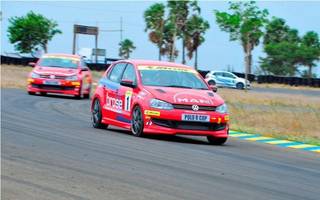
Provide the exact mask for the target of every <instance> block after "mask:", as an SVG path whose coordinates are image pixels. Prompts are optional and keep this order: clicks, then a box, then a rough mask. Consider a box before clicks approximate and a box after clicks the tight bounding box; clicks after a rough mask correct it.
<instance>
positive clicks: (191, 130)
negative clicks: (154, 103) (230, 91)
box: [144, 109, 229, 138]
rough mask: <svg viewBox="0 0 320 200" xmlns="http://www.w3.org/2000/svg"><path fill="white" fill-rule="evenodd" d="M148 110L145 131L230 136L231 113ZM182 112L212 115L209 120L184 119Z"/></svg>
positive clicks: (145, 113) (147, 132) (145, 116)
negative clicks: (194, 120)
mask: <svg viewBox="0 0 320 200" xmlns="http://www.w3.org/2000/svg"><path fill="white" fill-rule="evenodd" d="M151 111H152V112H150V110H147V112H146V111H145V112H144V133H146V134H167V135H197V136H214V137H223V138H226V137H228V132H229V115H228V114H220V113H217V112H214V111H208V112H204V111H189V110H179V109H174V110H170V111H166V110H154V109H153V110H151ZM182 114H204V115H210V121H209V122H193V121H183V120H182Z"/></svg>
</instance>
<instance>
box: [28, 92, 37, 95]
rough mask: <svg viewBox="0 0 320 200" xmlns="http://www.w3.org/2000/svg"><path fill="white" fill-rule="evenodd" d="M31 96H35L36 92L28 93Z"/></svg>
mask: <svg viewBox="0 0 320 200" xmlns="http://www.w3.org/2000/svg"><path fill="white" fill-rule="evenodd" d="M28 94H29V95H35V94H36V93H35V92H28Z"/></svg>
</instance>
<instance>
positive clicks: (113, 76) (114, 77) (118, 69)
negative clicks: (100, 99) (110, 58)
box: [108, 63, 127, 83]
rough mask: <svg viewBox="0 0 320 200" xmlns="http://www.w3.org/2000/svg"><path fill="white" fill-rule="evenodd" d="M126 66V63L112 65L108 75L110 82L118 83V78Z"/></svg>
mask: <svg viewBox="0 0 320 200" xmlns="http://www.w3.org/2000/svg"><path fill="white" fill-rule="evenodd" d="M126 65H127V64H126V63H118V64H116V65H114V66H113V68H112V70H111V72H110V73H109V74H108V79H109V80H110V81H113V82H116V83H120V78H121V75H122V72H123V70H124V68H125V67H126Z"/></svg>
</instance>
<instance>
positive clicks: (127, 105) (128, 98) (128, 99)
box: [124, 91, 132, 112]
mask: <svg viewBox="0 0 320 200" xmlns="http://www.w3.org/2000/svg"><path fill="white" fill-rule="evenodd" d="M131 97H132V91H126V96H125V98H124V110H125V111H129V112H130V107H131Z"/></svg>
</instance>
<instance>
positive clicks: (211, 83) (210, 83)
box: [208, 80, 216, 85]
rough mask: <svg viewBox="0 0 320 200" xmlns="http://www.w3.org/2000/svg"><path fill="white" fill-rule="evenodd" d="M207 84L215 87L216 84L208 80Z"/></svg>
mask: <svg viewBox="0 0 320 200" xmlns="http://www.w3.org/2000/svg"><path fill="white" fill-rule="evenodd" d="M208 84H209V85H216V82H215V81H214V80H210V81H208Z"/></svg>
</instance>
